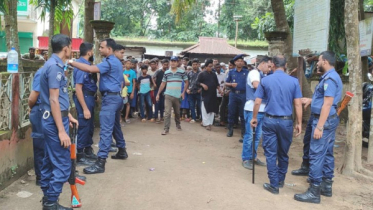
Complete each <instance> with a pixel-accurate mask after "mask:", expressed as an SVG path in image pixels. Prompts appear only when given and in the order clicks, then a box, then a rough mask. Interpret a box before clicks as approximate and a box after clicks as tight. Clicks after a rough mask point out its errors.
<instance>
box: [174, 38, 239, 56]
mask: <svg viewBox="0 0 373 210" xmlns="http://www.w3.org/2000/svg"><path fill="white" fill-rule="evenodd" d="M186 53H195V54H209V55H232V56H233V55H238V54H245V52H243V51H241V50H239V49H237V48H235V47H233V46H231V45H230V44H228V42H227V39H224V38H216V37H199V42H198V43H197V44H195V45H193V46H191V47H189V48H186V49H184V50H183V51H181V53H180V54H186Z"/></svg>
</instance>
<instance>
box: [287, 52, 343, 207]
mask: <svg viewBox="0 0 373 210" xmlns="http://www.w3.org/2000/svg"><path fill="white" fill-rule="evenodd" d="M335 63H336V57H335V54H334V53H333V52H330V51H325V52H322V53H321V54H320V56H319V61H318V62H317V68H318V71H319V72H322V73H323V72H324V75H323V76H321V78H320V82H319V84H318V85H317V86H316V89H315V92H314V94H313V96H312V99H309V98H304V99H302V103H304V104H305V106H307V105H309V104H311V115H312V116H313V123H312V135H311V142H310V150H309V157H310V172H309V177H310V187H309V188H308V190H307V191H306V192H305V193H303V194H296V195H294V199H295V200H297V201H302V202H308V203H320V194H321V195H324V196H327V197H331V196H332V184H333V180H332V179H333V177H334V156H333V146H334V140H335V131H336V129H337V126H338V124H339V117H338V115H337V103H338V102H339V101H340V99H341V97H342V88H343V84H342V80H341V78H340V77H339V75H338V73H337V72H336V71H335V68H334V66H335Z"/></svg>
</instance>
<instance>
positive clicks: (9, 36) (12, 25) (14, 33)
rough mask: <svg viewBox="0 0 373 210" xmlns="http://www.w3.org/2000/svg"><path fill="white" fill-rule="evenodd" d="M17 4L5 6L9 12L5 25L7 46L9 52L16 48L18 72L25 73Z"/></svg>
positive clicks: (15, 1)
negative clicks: (20, 45)
mask: <svg viewBox="0 0 373 210" xmlns="http://www.w3.org/2000/svg"><path fill="white" fill-rule="evenodd" d="M17 2H18V1H17V0H8V1H5V4H7V8H8V12H7V14H4V23H5V33H6V46H7V48H8V51H9V50H10V49H11V48H12V47H15V48H16V51H17V52H18V71H19V72H23V65H22V60H21V51H20V49H19V38H18V22H17Z"/></svg>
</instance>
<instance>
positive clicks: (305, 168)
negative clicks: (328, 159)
mask: <svg viewBox="0 0 373 210" xmlns="http://www.w3.org/2000/svg"><path fill="white" fill-rule="evenodd" d="M309 172H310V165H309V164H307V163H305V162H303V163H302V165H301V166H300V169H297V170H293V171H292V172H291V174H292V175H294V176H308V173H309Z"/></svg>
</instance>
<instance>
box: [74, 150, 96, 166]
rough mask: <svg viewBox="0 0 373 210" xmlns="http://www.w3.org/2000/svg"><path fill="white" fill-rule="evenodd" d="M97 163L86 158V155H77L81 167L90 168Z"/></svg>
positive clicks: (77, 161)
mask: <svg viewBox="0 0 373 210" xmlns="http://www.w3.org/2000/svg"><path fill="white" fill-rule="evenodd" d="M94 162H95V161H92V160H91V159H88V158H86V156H85V153H84V152H82V153H78V154H76V163H77V164H78V165H81V166H90V165H92V164H93V163H94Z"/></svg>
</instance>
